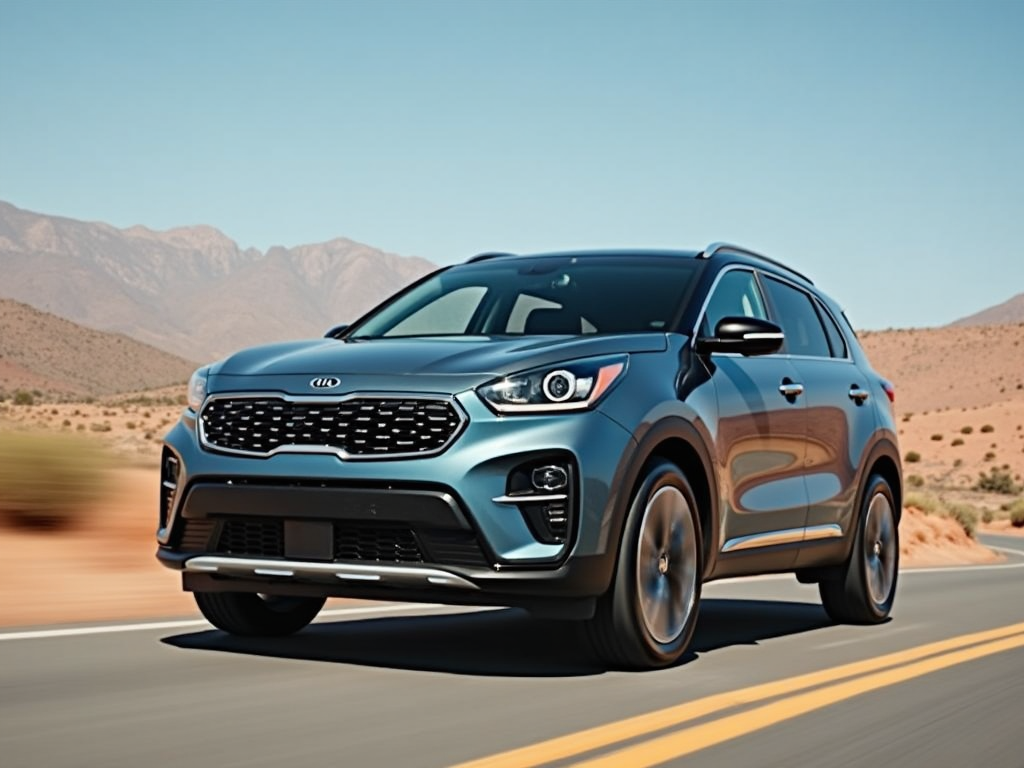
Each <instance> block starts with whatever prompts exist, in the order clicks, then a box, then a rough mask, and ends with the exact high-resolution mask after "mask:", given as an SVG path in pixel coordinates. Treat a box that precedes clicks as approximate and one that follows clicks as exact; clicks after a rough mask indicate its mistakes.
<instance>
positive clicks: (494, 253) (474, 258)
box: [466, 251, 516, 264]
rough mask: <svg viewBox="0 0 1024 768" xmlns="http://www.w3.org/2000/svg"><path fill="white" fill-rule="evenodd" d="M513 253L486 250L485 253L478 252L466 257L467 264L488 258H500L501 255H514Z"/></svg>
mask: <svg viewBox="0 0 1024 768" xmlns="http://www.w3.org/2000/svg"><path fill="white" fill-rule="evenodd" d="M515 255H516V254H514V253H504V252H502V251H487V252H485V253H478V254H477V255H476V256H472V257H470V258H468V259H466V263H467V264H472V263H473V262H474V261H487V260H488V259H500V258H502V257H503V256H515Z"/></svg>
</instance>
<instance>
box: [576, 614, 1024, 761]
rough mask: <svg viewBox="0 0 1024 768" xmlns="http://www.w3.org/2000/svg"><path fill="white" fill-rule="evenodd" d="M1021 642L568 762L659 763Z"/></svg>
mask: <svg viewBox="0 0 1024 768" xmlns="http://www.w3.org/2000/svg"><path fill="white" fill-rule="evenodd" d="M1021 647H1024V634H1022V635H1017V636H1014V637H1008V638H1006V639H1004V640H996V641H994V642H991V643H986V644H984V645H977V646H974V647H971V648H967V649H964V650H960V651H951V652H949V653H946V654H943V655H941V656H935V657H933V658H930V659H925V660H924V661H919V662H916V663H913V664H909V665H907V666H905V667H894V668H892V669H888V670H885V671H883V672H876V673H875V674H871V675H867V676H865V677H858V678H854V679H852V680H847V681H846V682H842V683H837V684H835V685H830V686H828V687H826V688H819V689H817V690H813V691H810V692H808V693H801V694H796V695H794V696H792V697H790V698H787V699H782V700H781V701H777V702H773V703H771V704H763V705H761V706H759V707H755V708H754V709H751V710H746V711H744V712H740V713H739V714H735V715H729V716H727V717H723V718H720V719H718V720H713V721H712V722H709V723H702V724H701V725H694V726H690V727H689V728H684V729H683V730H680V731H674V732H672V733H669V734H666V735H664V736H660V737H658V738H655V739H651V740H649V741H645V742H641V743H640V744H637V745H635V746H632V747H626V748H624V749H620V750H617V751H615V752H612V753H611V754H609V755H603V756H601V757H598V758H595V759H593V760H587V761H584V762H581V763H574V764H573V766H572V768H620V766H623V765H628V766H630V768H648V766H652V765H659V764H661V763H664V762H667V761H669V760H673V759H676V758H679V757H682V756H684V755H689V754H691V753H693V752H697V751H698V750H701V749H706V748H707V747H711V746H714V745H716V744H720V743H722V742H724V741H729V740H731V739H735V738H737V737H739V736H744V735H746V734H748V733H753V732H754V731H760V730H762V729H764V728H767V727H769V726H771V725H775V724H777V723H781V722H783V721H785V720H791V719H792V718H794V717H798V716H800V715H804V714H807V713H808V712H812V711H813V710H816V709H821V708H822V707H826V706H828V705H830V704H835V703H836V702H840V701H844V700H846V699H850V698H853V697H854V696H859V695H860V694H862V693H868V692H869V691H875V690H878V689H879V688H885V687H888V686H890V685H896V684H897V683H902V682H905V681H907V680H910V679H912V678H915V677H920V676H921V675H926V674H928V673H930V672H935V671H938V670H940V669H946V668H947V667H952V666H956V665H957V664H963V663H964V662H967V661H971V660H973V659H979V658H982V657H983V656H990V655H992V654H994V653H1000V652H1002V651H1008V650H1011V649H1013V648H1021Z"/></svg>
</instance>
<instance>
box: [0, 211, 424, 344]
mask: <svg viewBox="0 0 1024 768" xmlns="http://www.w3.org/2000/svg"><path fill="white" fill-rule="evenodd" d="M435 268H436V267H435V266H434V265H433V264H431V263H430V262H428V261H425V260H424V259H420V258H415V257H403V256H398V255H395V254H391V253H385V252H383V251H379V250H377V249H375V248H371V247H370V246H368V245H363V244H361V243H357V242H353V241H352V240H347V239H344V238H338V239H335V240H331V241H329V242H326V243H317V244H312V245H301V246H298V247H295V248H284V247H281V246H275V247H273V248H270V249H269V250H267V251H266V252H263V251H260V250H257V249H255V248H248V249H241V248H239V246H238V244H237V243H235V242H234V241H233V240H231V239H230V238H228V237H227V236H226V235H224V234H223V233H222V232H220V231H218V230H216V229H214V228H212V227H207V226H196V227H181V228H177V229H171V230H168V231H165V232H157V231H154V230H151V229H147V228H146V227H142V226H136V227H130V228H128V229H118V228H116V227H113V226H111V225H109V224H104V223H99V222H84V221H77V220H74V219H68V218H63V217H59V216H48V215H43V214H39V213H33V212H31V211H25V210H22V209H20V208H17V207H15V206H13V205H11V204H10V203H5V202H0V269H2V275H3V278H2V280H0V298H9V299H15V300H17V301H20V302H24V303H26V304H29V305H31V306H33V307H36V308H37V309H41V310H45V311H47V312H52V313H53V314H55V315H60V316H61V317H65V318H68V319H70V320H73V321H75V322H77V323H81V324H83V325H86V326H89V327H91V328H95V329H98V330H102V331H110V332H118V333H124V334H127V335H128V336H131V337H132V338H135V339H138V340H140V341H143V342H146V343H147V344H151V345H153V346H155V347H158V348H160V349H163V350H166V351H168V352H171V353H173V354H175V355H178V356H180V357H182V358H185V359H187V360H198V361H207V360H214V359H216V358H219V357H222V356H224V355H226V354H228V353H230V352H232V351H234V350H237V349H239V348H241V347H245V346H250V345H252V344H257V343H264V342H271V341H280V340H285V339H294V338H305V337H310V336H319V335H321V334H323V332H324V331H325V330H326V329H328V328H330V327H331V326H333V325H336V324H338V323H341V322H347V321H351V320H354V319H355V318H357V317H359V316H360V315H361V314H362V313H364V312H365V311H366V310H368V309H370V308H371V307H373V306H374V305H376V304H377V303H378V302H379V301H380V300H381V299H383V298H385V297H387V296H388V295H389V294H391V293H393V292H394V291H395V290H397V289H398V288H400V287H401V286H403V285H405V284H407V283H409V282H411V281H413V280H414V279H416V278H418V277H420V276H422V275H424V274H426V273H428V272H430V271H432V270H433V269H435Z"/></svg>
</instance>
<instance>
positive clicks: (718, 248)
mask: <svg viewBox="0 0 1024 768" xmlns="http://www.w3.org/2000/svg"><path fill="white" fill-rule="evenodd" d="M723 251H728V252H730V253H738V254H742V255H743V256H753V257H754V258H755V259H760V260H761V261H766V262H768V263H769V264H774V265H775V266H776V267H779V268H780V269H784V270H786V271H787V272H790V273H792V274H794V275H796V276H797V277H799V278H800V279H802V280H806V281H807V282H808V283H810V284H811V285H814V281H813V280H811V278H809V277H808V276H807V275H805V274H804V273H803V272H798V271H797V270H795V269H793V268H792V267H791V266H789V265H788V264H783V263H782V262H781V261H776V260H775V259H773V258H771V257H769V256H765V255H764V254H763V253H758V252H757V251H752V250H750V249H749V248H744V247H743V246H741V245H733V244H732V243H711V245H709V246H708V247H707V248H705V249H704V250H703V251H701V252H700V253H698V254H697V258H698V259H710V258H711V257H712V256H714V255H715V254H717V253H721V252H723Z"/></svg>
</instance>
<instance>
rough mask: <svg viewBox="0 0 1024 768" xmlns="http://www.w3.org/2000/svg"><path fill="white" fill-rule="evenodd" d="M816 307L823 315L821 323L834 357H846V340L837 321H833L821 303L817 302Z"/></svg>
mask: <svg viewBox="0 0 1024 768" xmlns="http://www.w3.org/2000/svg"><path fill="white" fill-rule="evenodd" d="M815 305H816V306H817V307H818V314H819V315H821V322H822V324H823V325H824V326H825V333H826V334H827V335H828V345H829V346H830V347H831V348H832V357H846V339H844V338H843V334H842V332H841V331H840V330H839V327H838V326H837V325H836V321H835V320H833V319H832V315H830V314H829V313H828V312H827V311H826V310H825V307H823V306H822V304H821V302H820V301H816V302H815Z"/></svg>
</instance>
